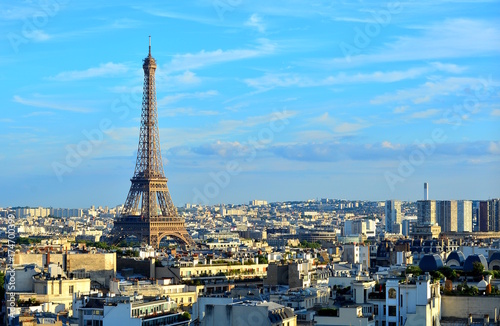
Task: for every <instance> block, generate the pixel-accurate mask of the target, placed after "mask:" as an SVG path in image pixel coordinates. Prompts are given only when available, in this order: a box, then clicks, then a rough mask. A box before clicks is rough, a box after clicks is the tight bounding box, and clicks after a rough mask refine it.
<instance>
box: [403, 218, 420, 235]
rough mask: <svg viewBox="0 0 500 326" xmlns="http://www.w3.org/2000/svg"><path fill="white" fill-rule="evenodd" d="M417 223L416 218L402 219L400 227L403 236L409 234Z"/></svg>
mask: <svg viewBox="0 0 500 326" xmlns="http://www.w3.org/2000/svg"><path fill="white" fill-rule="evenodd" d="M415 225H417V219H414V218H411V219H404V220H403V222H402V223H401V228H402V231H401V233H402V234H403V235H404V236H407V237H408V236H410V234H411V233H413V228H414V227H415Z"/></svg>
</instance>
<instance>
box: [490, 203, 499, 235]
mask: <svg viewBox="0 0 500 326" xmlns="http://www.w3.org/2000/svg"><path fill="white" fill-rule="evenodd" d="M488 206H489V213H490V214H489V215H488V225H489V230H490V231H500V211H499V209H500V199H490V200H488Z"/></svg>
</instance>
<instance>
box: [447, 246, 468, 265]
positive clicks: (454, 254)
mask: <svg viewBox="0 0 500 326" xmlns="http://www.w3.org/2000/svg"><path fill="white" fill-rule="evenodd" d="M452 259H454V260H456V261H457V262H458V263H459V264H460V266H463V265H464V262H465V256H464V254H463V253H462V252H461V251H460V250H455V251H453V252H452V253H451V254H449V255H448V258H446V262H449V261H450V260H452Z"/></svg>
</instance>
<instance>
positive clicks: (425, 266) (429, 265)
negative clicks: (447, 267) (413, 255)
mask: <svg viewBox="0 0 500 326" xmlns="http://www.w3.org/2000/svg"><path fill="white" fill-rule="evenodd" d="M443 266H444V265H443V260H442V259H441V257H440V256H439V255H437V254H429V255H425V256H424V257H422V259H420V263H419V264H418V267H420V269H421V270H422V271H423V272H433V271H436V270H438V269H440V268H441V267H443Z"/></svg>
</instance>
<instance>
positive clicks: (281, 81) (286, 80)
mask: <svg viewBox="0 0 500 326" xmlns="http://www.w3.org/2000/svg"><path fill="white" fill-rule="evenodd" d="M427 72H429V68H427V67H422V68H411V69H408V70H405V71H388V72H382V71H376V72H373V73H357V74H352V75H348V74H346V73H339V74H337V75H334V76H328V77H326V78H322V79H312V78H309V77H305V76H301V75H296V74H273V73H267V74H265V75H264V76H261V77H257V78H248V79H245V83H246V84H247V85H248V86H250V87H254V88H258V89H268V88H274V87H292V86H293V87H318V86H329V85H343V84H347V83H351V84H352V83H392V82H397V81H401V80H405V79H413V78H417V77H419V76H421V75H423V74H425V73H427Z"/></svg>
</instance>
